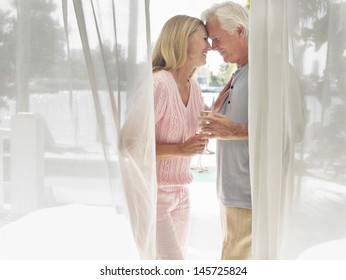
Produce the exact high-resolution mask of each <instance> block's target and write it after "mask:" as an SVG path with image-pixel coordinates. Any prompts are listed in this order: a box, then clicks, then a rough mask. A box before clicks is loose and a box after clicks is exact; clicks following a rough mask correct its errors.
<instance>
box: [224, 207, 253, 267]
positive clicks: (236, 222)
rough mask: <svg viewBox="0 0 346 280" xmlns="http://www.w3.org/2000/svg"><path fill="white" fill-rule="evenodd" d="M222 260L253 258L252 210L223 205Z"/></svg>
mask: <svg viewBox="0 0 346 280" xmlns="http://www.w3.org/2000/svg"><path fill="white" fill-rule="evenodd" d="M220 218H221V234H222V254H221V259H222V260H248V259H251V258H252V246H251V245H252V210H251V209H246V208H231V207H225V206H223V205H221V213H220Z"/></svg>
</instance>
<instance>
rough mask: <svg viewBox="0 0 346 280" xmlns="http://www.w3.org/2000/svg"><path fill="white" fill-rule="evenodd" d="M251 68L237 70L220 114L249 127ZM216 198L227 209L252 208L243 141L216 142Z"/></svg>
mask: <svg viewBox="0 0 346 280" xmlns="http://www.w3.org/2000/svg"><path fill="white" fill-rule="evenodd" d="M248 70H249V67H248V64H247V65H245V66H243V67H242V68H240V69H238V70H237V71H236V73H235V76H234V78H233V82H232V85H231V92H230V94H229V96H228V98H227V99H226V101H225V103H224V104H223V106H222V107H221V110H220V113H221V114H223V115H226V116H227V117H228V118H229V119H230V120H231V121H232V122H234V123H239V124H246V125H247V124H248ZM216 159H217V194H218V198H219V199H220V201H221V202H222V204H223V205H225V206H227V207H237V208H251V186H250V172H249V145H248V141H244V140H217V155H216Z"/></svg>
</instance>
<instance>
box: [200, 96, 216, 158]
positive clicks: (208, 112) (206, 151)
mask: <svg viewBox="0 0 346 280" xmlns="http://www.w3.org/2000/svg"><path fill="white" fill-rule="evenodd" d="M213 107H214V98H213V103H212V105H211V110H203V111H201V112H200V116H201V117H206V116H212V115H213V114H214V111H213ZM206 124H208V122H206ZM196 133H197V134H202V133H204V132H203V131H202V130H201V128H200V127H198V128H197V131H196ZM200 153H201V154H203V155H214V154H215V152H213V151H210V150H209V149H208V141H206V143H205V146H204V149H203V150H202V151H201V152H200Z"/></svg>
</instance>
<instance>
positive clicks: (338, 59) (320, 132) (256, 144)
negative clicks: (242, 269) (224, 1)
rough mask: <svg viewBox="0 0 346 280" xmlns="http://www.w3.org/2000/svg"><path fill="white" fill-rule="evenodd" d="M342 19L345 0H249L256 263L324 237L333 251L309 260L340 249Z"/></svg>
mask: <svg viewBox="0 0 346 280" xmlns="http://www.w3.org/2000/svg"><path fill="white" fill-rule="evenodd" d="M345 13H346V1H337V0H311V1H310V0H256V1H252V2H251V8H250V50H249V52H250V65H251V67H250V80H249V87H250V98H249V103H250V104H249V120H250V121H249V133H250V140H249V141H250V142H249V145H250V167H251V183H252V190H253V251H254V258H255V259H296V258H302V256H304V255H305V256H307V254H306V252H307V251H309V250H313V248H315V247H316V248H317V247H318V246H320V245H321V244H328V242H331V241H333V242H339V243H338V244H339V252H336V251H335V250H334V251H333V250H329V251H328V250H325V249H324V250H323V252H322V250H320V251H318V250H315V251H314V252H315V254H314V257H315V258H324V259H328V258H335V257H340V252H345V246H346V240H345V238H346V219H345V214H346V175H345V174H346V152H345V151H346V114H345V112H346V82H345V77H346V51H345V49H346V31H345V30H346V14H345ZM327 247H328V246H327ZM323 248H326V246H323ZM333 248H335V246H333ZM341 255H342V254H341ZM343 257H344V258H346V255H345V254H343Z"/></svg>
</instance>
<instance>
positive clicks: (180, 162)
mask: <svg viewBox="0 0 346 280" xmlns="http://www.w3.org/2000/svg"><path fill="white" fill-rule="evenodd" d="M153 78H154V102H155V135H156V143H158V144H163V143H169V144H173V143H183V142H185V141H186V140H187V139H189V138H190V137H191V136H193V135H194V134H195V131H196V128H197V125H198V116H199V111H200V110H202V108H203V102H202V97H201V90H200V87H199V85H198V83H197V81H195V80H194V79H190V84H191V88H190V97H189V101H188V104H187V106H185V105H184V103H183V101H182V100H181V97H180V94H179V90H178V86H177V84H176V82H175V80H174V78H173V75H172V74H171V72H169V71H165V70H161V71H158V72H155V73H154V75H153ZM190 161H191V157H180V158H171V159H164V160H157V161H156V176H157V183H158V185H159V186H161V187H163V186H165V185H171V186H172V185H186V184H189V183H191V181H192V173H191V171H190Z"/></svg>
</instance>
